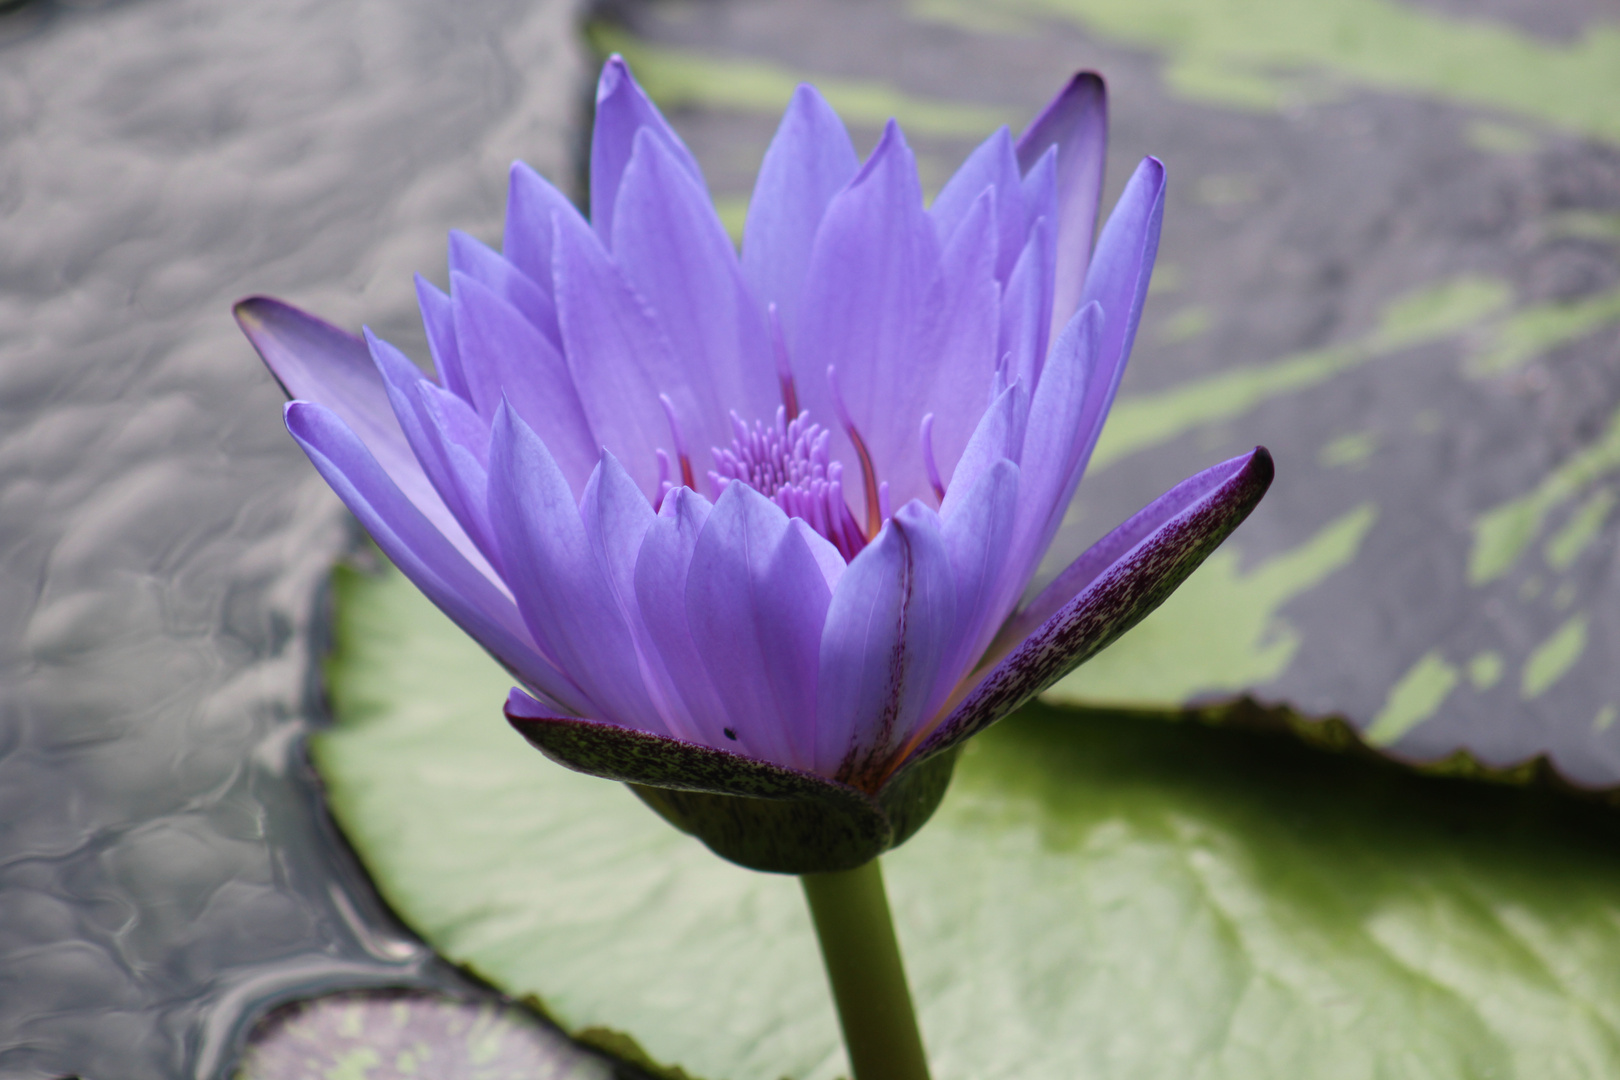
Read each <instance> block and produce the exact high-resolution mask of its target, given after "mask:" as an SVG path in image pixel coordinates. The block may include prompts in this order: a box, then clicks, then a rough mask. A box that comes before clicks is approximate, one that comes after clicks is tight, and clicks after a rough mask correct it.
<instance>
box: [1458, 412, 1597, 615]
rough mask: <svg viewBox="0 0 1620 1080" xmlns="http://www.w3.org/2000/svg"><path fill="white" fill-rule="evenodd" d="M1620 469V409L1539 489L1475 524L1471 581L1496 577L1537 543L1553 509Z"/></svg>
mask: <svg viewBox="0 0 1620 1080" xmlns="http://www.w3.org/2000/svg"><path fill="white" fill-rule="evenodd" d="M1617 468H1620V412H1617V413H1615V415H1614V416H1613V418H1612V419H1611V420H1610V421H1609V429H1608V430H1607V431H1606V432H1604V433H1603V437H1602V439H1600V440H1599V441H1598V442H1597V443H1596V444H1595V445H1593V446H1589V447H1587V448H1586V449H1585V450H1582V451H1581V452H1580V453H1578V454H1576V455H1575V456H1573V457H1571V458H1570V459H1569V460H1567V461H1565V462H1564V463H1563V464H1562V465H1560V466H1558V468H1556V469H1554V470H1553V471H1552V472H1551V473H1549V474H1548V475H1547V476H1546V478H1545V479H1543V480H1542V481H1541V483H1539V484H1537V485H1536V487H1535V488H1534V490H1532V491H1530V492H1529V493H1528V494H1526V495H1521V496H1519V497H1518V498H1517V499H1512V500H1510V501H1508V502H1505V503H1502V504H1501V505H1500V506H1498V507H1496V508H1495V509H1493V510H1491V511H1489V512H1487V513H1485V514H1483V515H1481V516H1480V518H1479V519H1478V520H1476V521H1475V522H1474V547H1473V550H1472V551H1471V552H1470V553H1469V556H1468V581H1469V583H1470V584H1473V585H1484V584H1486V583H1487V582H1491V581H1495V580H1496V579H1497V578H1499V577H1501V576H1502V575H1503V574H1505V573H1507V572H1508V569H1509V568H1510V567H1511V566H1512V565H1513V564H1514V562H1515V561H1517V560H1518V558H1519V556H1520V555H1522V554H1524V551H1525V549H1526V548H1528V547H1529V546H1530V545H1531V544H1533V543H1535V539H1536V537H1537V536H1539V535H1540V534H1541V527H1542V524H1543V522H1544V521H1545V520H1546V517H1547V515H1548V514H1549V513H1551V512H1552V510H1553V508H1554V507H1556V506H1558V505H1559V504H1561V503H1563V502H1566V501H1568V500H1569V499H1573V498H1574V497H1575V496H1576V495H1579V494H1580V493H1581V491H1582V489H1584V488H1585V487H1586V486H1587V485H1589V484H1591V483H1592V482H1593V481H1594V480H1597V479H1598V478H1599V477H1601V476H1603V475H1604V474H1605V473H1608V472H1610V471H1612V470H1614V469H1617Z"/></svg>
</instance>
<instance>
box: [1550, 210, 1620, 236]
mask: <svg viewBox="0 0 1620 1080" xmlns="http://www.w3.org/2000/svg"><path fill="white" fill-rule="evenodd" d="M1547 231H1548V233H1550V234H1551V235H1553V236H1568V237H1573V238H1575V239H1577V240H1611V241H1614V242H1615V243H1620V214H1607V213H1603V212H1601V211H1597V210H1565V211H1563V212H1561V213H1557V214H1554V215H1552V217H1551V218H1550V219H1549V221H1548V222H1547Z"/></svg>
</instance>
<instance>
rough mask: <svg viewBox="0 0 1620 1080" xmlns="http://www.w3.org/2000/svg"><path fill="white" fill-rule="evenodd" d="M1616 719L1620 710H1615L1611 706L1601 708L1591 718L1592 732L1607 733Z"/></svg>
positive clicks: (1619, 715) (1619, 714)
mask: <svg viewBox="0 0 1620 1080" xmlns="http://www.w3.org/2000/svg"><path fill="white" fill-rule="evenodd" d="M1616 717H1620V709H1616V708H1615V707H1614V706H1613V705H1605V706H1603V708H1601V709H1599V710H1598V713H1597V715H1596V716H1594V717H1592V730H1593V731H1608V730H1609V728H1611V727H1613V726H1614V721H1615V718H1616Z"/></svg>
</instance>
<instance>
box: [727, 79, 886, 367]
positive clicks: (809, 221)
mask: <svg viewBox="0 0 1620 1080" xmlns="http://www.w3.org/2000/svg"><path fill="white" fill-rule="evenodd" d="M859 168H860V159H859V158H858V157H856V156H855V147H854V146H853V145H852V144H851V143H850V141H849V132H848V131H846V130H845V129H844V122H843V121H842V120H840V119H839V118H838V114H837V113H835V112H833V110H832V106H830V105H828V104H827V102H826V100H825V99H823V98H822V96H821V94H820V93H819V92H818V91H817V90H816V88H815V87H813V86H809V85H801V86H800V87H799V88H798V89H797V90H795V91H794V92H793V100H792V101H790V102H789V103H788V107H787V112H786V113H784V114H783V115H782V123H781V124H780V125H779V126H778V127H777V129H776V135H775V137H774V138H772V139H771V146H770V149H768V150H767V151H765V160H764V162H763V163H762V164H761V165H760V167H759V178H758V179H757V180H756V181H754V194H753V197H752V198H751V199H749V201H748V219H747V221H746V223H745V224H744V226H743V246H742V273H743V277H744V278H745V279H747V281H748V283H749V285H750V286H751V287H752V288H753V292H754V297H755V299H756V300H757V301H758V302H759V303H760V304H761V305H765V304H772V303H774V304H775V305H776V307H777V311H778V313H779V314H780V316H781V319H782V327H783V330H784V331H785V333H786V334H787V337H788V340H790V341H792V340H794V339H795V333H796V330H797V327H798V312H799V295H800V293H801V292H802V291H803V289H804V278H805V274H806V273H807V272H808V271H809V268H810V252H811V249H812V247H813V246H814V244H815V240H816V231H817V230H818V229H819V228H820V227H821V219H822V217H823V215H825V214H826V212H827V206H828V204H830V203H831V202H832V200H833V196H835V195H837V194H838V192H840V191H842V190H843V189H844V187H845V185H847V184H848V183H849V182H850V181H851V180H852V179H854V177H855V173H856V170H858V169H859Z"/></svg>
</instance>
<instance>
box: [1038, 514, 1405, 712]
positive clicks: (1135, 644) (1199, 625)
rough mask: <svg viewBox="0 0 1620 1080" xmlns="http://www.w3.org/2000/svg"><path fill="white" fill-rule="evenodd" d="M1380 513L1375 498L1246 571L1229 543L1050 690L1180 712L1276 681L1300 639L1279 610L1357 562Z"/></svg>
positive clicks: (1054, 697)
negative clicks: (1211, 697)
mask: <svg viewBox="0 0 1620 1080" xmlns="http://www.w3.org/2000/svg"><path fill="white" fill-rule="evenodd" d="M1377 518H1378V511H1377V508H1376V507H1375V506H1373V505H1372V504H1371V503H1368V504H1366V505H1363V506H1359V507H1357V508H1356V509H1354V510H1352V511H1350V512H1349V513H1347V514H1344V515H1343V516H1341V517H1339V518H1337V519H1335V520H1334V521H1332V522H1330V523H1329V524H1328V525H1327V526H1326V527H1324V528H1323V529H1322V530H1321V531H1320V532H1318V533H1317V534H1316V535H1315V536H1313V537H1311V538H1310V539H1309V540H1307V541H1306V542H1305V543H1303V544H1301V545H1300V546H1299V547H1296V548H1294V549H1292V550H1290V551H1285V552H1283V553H1282V554H1280V555H1277V556H1274V557H1273V558H1271V559H1269V560H1267V561H1266V562H1264V563H1262V564H1260V565H1259V566H1256V567H1254V568H1253V569H1251V570H1249V571H1248V572H1247V573H1245V572H1243V571H1242V570H1240V569H1239V565H1238V564H1239V556H1238V552H1237V550H1236V549H1235V547H1234V545H1233V544H1232V543H1230V542H1228V543H1227V544H1226V546H1224V547H1222V548H1221V549H1220V550H1218V551H1216V552H1215V554H1214V555H1212V556H1210V558H1209V560H1208V561H1207V562H1205V563H1204V565H1203V566H1201V567H1199V568H1198V570H1197V571H1195V572H1194V573H1193V575H1192V577H1190V578H1188V579H1187V581H1186V582H1185V583H1184V584H1183V585H1182V586H1181V588H1179V589H1177V590H1176V591H1175V593H1174V594H1172V595H1171V597H1170V599H1169V600H1166V601H1165V602H1164V606H1162V607H1160V608H1159V609H1158V610H1157V611H1155V612H1154V613H1153V614H1152V615H1149V616H1148V617H1147V618H1146V619H1144V620H1142V622H1141V624H1140V625H1138V626H1137V627H1136V628H1135V629H1134V630H1131V631H1130V632H1129V633H1127V634H1126V635H1125V636H1124V637H1122V638H1120V640H1119V641H1117V642H1115V643H1114V644H1113V645H1111V646H1110V647H1109V648H1108V649H1107V650H1105V651H1104V652H1103V653H1102V654H1101V655H1100V656H1098V657H1097V658H1096V659H1094V660H1091V661H1090V662H1089V663H1087V664H1085V665H1084V666H1083V667H1080V668H1078V669H1077V670H1076V671H1075V672H1074V673H1073V674H1071V675H1069V676H1068V677H1066V678H1064V679H1063V680H1062V681H1060V682H1059V683H1058V684H1057V685H1056V686H1054V687H1052V689H1051V690H1049V691H1047V693H1046V695H1045V696H1046V698H1047V700H1050V701H1058V702H1063V703H1066V704H1081V703H1084V704H1088V705H1094V704H1100V703H1106V704H1109V705H1129V706H1132V707H1138V706H1145V707H1158V708H1162V707H1172V708H1173V707H1177V706H1180V705H1182V704H1184V703H1186V702H1187V701H1188V700H1190V699H1191V698H1193V697H1194V696H1196V695H1201V694H1223V693H1241V692H1243V691H1245V690H1250V689H1253V688H1254V687H1255V686H1257V685H1259V684H1261V683H1264V682H1268V681H1270V680H1272V679H1275V678H1276V677H1277V676H1279V675H1281V674H1282V673H1283V671H1284V670H1286V669H1287V667H1288V663H1289V661H1291V660H1292V659H1293V658H1294V653H1295V652H1296V651H1298V649H1299V644H1300V637H1299V633H1298V631H1296V630H1295V629H1294V628H1293V627H1292V626H1290V625H1289V624H1288V623H1287V622H1286V621H1285V620H1283V619H1282V618H1280V617H1279V616H1278V611H1279V610H1280V609H1281V608H1282V606H1283V605H1284V604H1286V603H1288V601H1290V600H1292V599H1294V598H1295V597H1297V596H1300V595H1302V594H1304V593H1306V592H1309V591H1310V590H1311V589H1313V588H1315V587H1316V586H1317V585H1319V584H1321V582H1322V581H1323V580H1324V579H1325V578H1326V577H1327V576H1328V575H1329V574H1331V573H1333V572H1334V571H1335V570H1338V569H1340V568H1342V567H1344V566H1347V565H1349V564H1350V562H1352V561H1353V560H1354V559H1355V557H1356V552H1357V551H1359V550H1360V548H1361V542H1362V540H1363V539H1364V538H1365V537H1366V535H1367V531H1368V530H1369V529H1371V528H1372V526H1373V522H1375V521H1376V520H1377Z"/></svg>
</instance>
